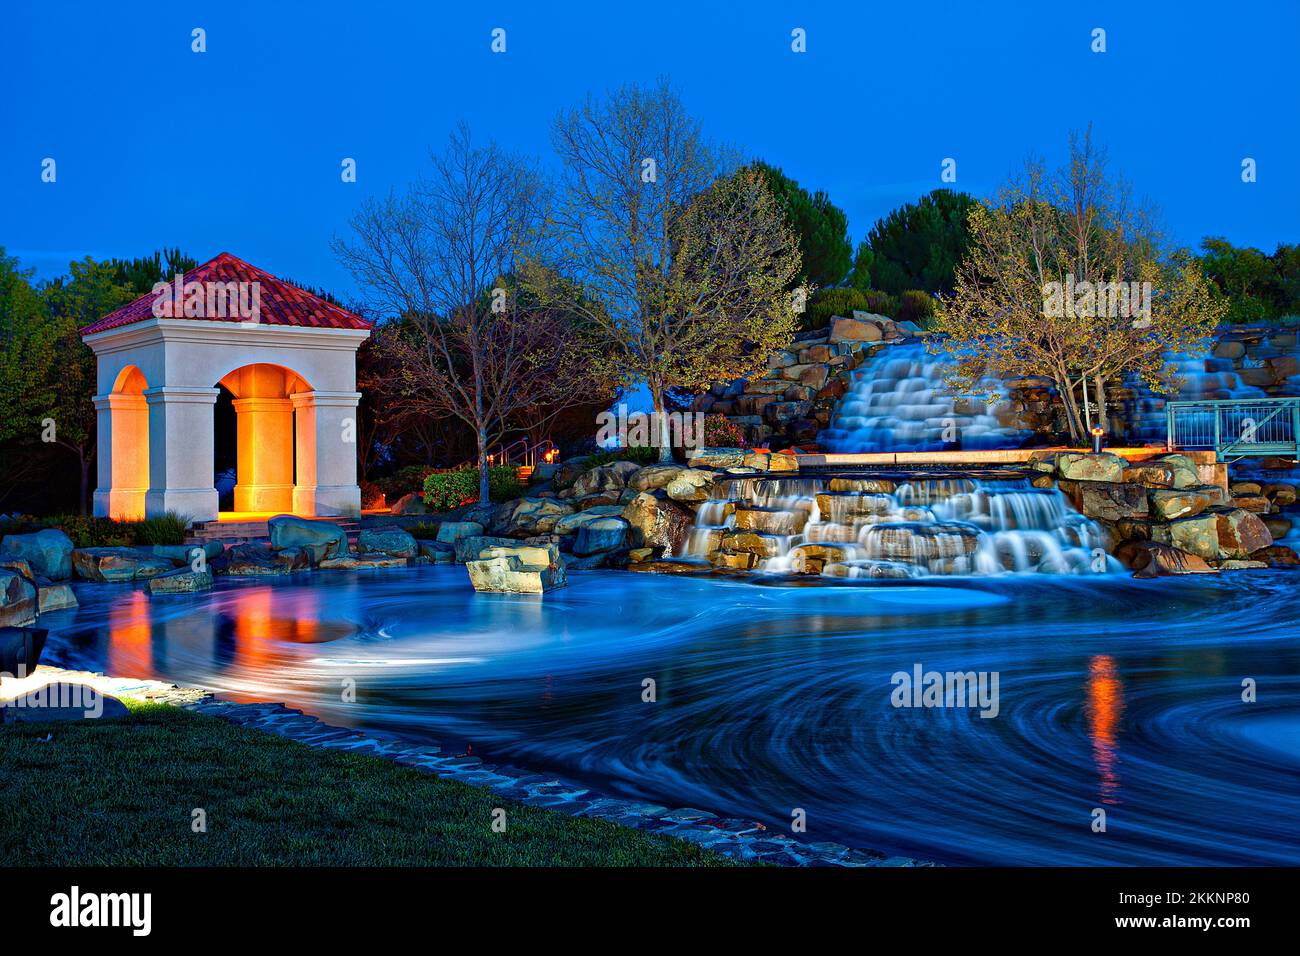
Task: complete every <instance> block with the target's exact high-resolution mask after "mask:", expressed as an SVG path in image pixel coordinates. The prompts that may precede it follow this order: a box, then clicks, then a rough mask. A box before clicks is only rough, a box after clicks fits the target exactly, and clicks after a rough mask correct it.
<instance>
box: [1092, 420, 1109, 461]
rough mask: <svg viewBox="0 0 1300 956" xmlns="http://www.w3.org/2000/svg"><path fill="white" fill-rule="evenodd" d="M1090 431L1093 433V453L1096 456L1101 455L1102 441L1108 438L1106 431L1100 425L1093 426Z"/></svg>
mask: <svg viewBox="0 0 1300 956" xmlns="http://www.w3.org/2000/svg"><path fill="white" fill-rule="evenodd" d="M1089 431H1090V432H1092V453H1093V454H1094V455H1100V454H1101V447H1102V439H1104V438H1105V437H1106V429H1104V428H1102V427H1101V426H1100V425H1093V426H1092V428H1090V429H1089Z"/></svg>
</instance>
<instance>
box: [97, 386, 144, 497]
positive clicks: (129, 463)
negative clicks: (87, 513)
mask: <svg viewBox="0 0 1300 956" xmlns="http://www.w3.org/2000/svg"><path fill="white" fill-rule="evenodd" d="M148 387H149V382H148V380H146V379H145V377H144V373H143V372H141V371H140V369H139V368H137V367H136V366H134V365H128V366H126V368H124V369H122V371H121V372H119V373H118V376H117V379H116V381H114V383H113V390H112V391H111V392H110V393H109V394H108V402H107V404H108V414H109V436H110V443H109V444H110V447H109V456H110V461H111V468H112V476H111V478H112V481H111V490H110V491H109V493H108V495H107V501H105V502H103V503H102V504H101V507H102V508H103V511H104V513H105V514H106V515H107V516H108V517H111V518H118V519H122V520H132V521H134V520H138V519H140V518H143V517H144V496H145V493H146V492H148V490H149V404H148V402H147V401H146V400H145V397H144V390H145V389H146V388H148ZM96 401H97V402H98V401H99V399H96ZM101 421H102V419H101Z"/></svg>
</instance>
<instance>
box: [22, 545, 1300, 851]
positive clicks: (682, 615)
mask: <svg viewBox="0 0 1300 956" xmlns="http://www.w3.org/2000/svg"><path fill="white" fill-rule="evenodd" d="M1298 584H1300V576H1297V575H1292V574H1287V573H1286V572H1283V571H1266V572H1265V571H1256V572H1246V573H1236V574H1222V575H1218V576H1208V575H1206V576H1196V577H1190V578H1182V579H1168V578H1166V579H1160V580H1156V581H1135V580H1132V579H1129V578H1127V577H1121V576H1117V575H1091V576H1087V575H1085V576H1080V577H1066V576H1057V575H1035V576H1007V577H1003V578H991V579H982V578H947V579H924V580H918V581H907V582H898V583H892V582H882V583H870V584H868V583H850V584H841V585H836V584H833V583H830V582H827V581H824V580H818V581H817V585H816V586H811V587H806V586H775V585H773V584H770V583H769V584H766V585H764V584H754V583H749V582H748V581H747V580H743V579H731V580H728V579H717V578H683V577H670V576H656V575H651V574H634V573H626V572H587V573H576V574H573V575H571V578H570V586H569V587H568V588H565V589H563V590H560V591H555V592H552V593H550V594H548V595H546V596H545V597H544V598H533V597H512V596H506V595H487V594H483V595H478V594H475V593H474V592H473V591H472V590H471V589H470V587H469V584H468V581H467V579H466V574H465V569H464V568H462V567H446V566H435V567H424V568H410V569H397V570H393V571H380V572H360V573H356V572H329V573H321V572H317V573H311V574H301V575H297V576H295V577H293V578H291V579H283V580H279V581H276V582H274V583H270V584H267V583H262V582H260V581H254V580H249V579H244V580H231V579H228V578H225V579H223V578H219V579H218V583H217V586H216V588H215V589H214V590H213V591H212V592H210V593H207V594H198V595H171V596H156V597H151V596H150V595H149V594H148V593H146V592H145V591H142V590H139V589H138V588H134V587H132V586H129V585H95V586H78V597H79V598H80V599H81V601H82V607H81V608H80V609H78V610H76V611H65V612H59V613H57V614H49V615H46V617H45V619H44V623H48V624H49V626H50V627H51V628H52V630H53V633H52V635H51V640H50V646H49V649H48V650H47V654H46V660H47V663H62V664H66V665H74V666H89V667H94V668H97V669H104V670H106V671H108V672H109V673H112V674H118V675H130V676H141V677H143V676H157V677H164V678H167V679H171V680H176V681H181V682H189V683H196V684H200V685H204V686H207V687H210V688H213V689H216V690H220V691H225V692H229V693H233V694H235V695H239V696H246V697H248V698H254V699H266V700H284V701H287V702H290V703H292V704H293V705H295V706H300V707H302V708H304V709H306V710H308V711H310V712H312V713H315V714H318V715H320V716H321V717H322V718H324V719H327V720H329V721H331V722H335V723H340V724H346V725H353V726H357V727H362V728H368V729H372V730H385V731H394V730H397V731H401V732H404V733H406V734H409V735H411V736H414V737H423V738H427V739H432V740H436V741H438V742H440V743H441V744H442V745H443V747H444V748H445V749H448V750H455V751H456V752H463V751H464V749H465V748H466V747H467V746H472V748H473V752H474V753H476V754H479V755H481V756H483V757H484V758H485V759H486V760H489V761H496V762H503V763H511V764H515V765H520V766H526V767H532V768H536V769H541V770H547V771H549V772H554V773H560V774H562V775H565V776H568V777H570V778H572V779H576V780H580V781H582V782H584V783H585V784H587V785H589V786H594V787H597V788H598V789H601V790H604V791H606V792H608V793H611V794H616V795H623V796H635V797H639V798H645V799H649V800H653V801H655V802H658V803H662V804H666V805H669V806H693V807H699V808H702V809H707V810H712V811H714V812H717V813H721V814H725V815H728V816H738V817H746V818H751V819H761V820H764V821H765V822H767V823H769V824H770V825H775V826H780V827H783V828H784V827H788V825H789V820H790V813H791V810H792V809H793V808H795V807H801V808H803V809H805V810H806V811H807V814H808V821H809V832H808V835H807V838H808V839H812V840H819V839H830V840H837V841H840V842H845V843H849V844H852V845H855V846H859V847H871V848H877V849H880V850H884V851H886V852H888V853H892V854H903V855H908V856H915V857H918V858H921V859H928V860H935V861H938V862H941V863H947V864H1288V865H1295V864H1297V863H1300V626H1298V625H1300V620H1298V618H1300V613H1298V612H1297V602H1296V593H1297V591H1296V589H1297V585H1298ZM916 664H920V665H922V667H923V668H924V669H925V670H937V671H941V672H944V671H997V672H998V673H999V675H1000V679H999V704H1000V712H999V714H998V716H997V717H995V718H991V719H986V718H981V717H980V716H979V715H978V713H977V712H976V711H975V710H969V709H956V708H950V709H925V708H920V709H896V708H894V707H893V706H891V703H890V696H891V691H892V690H893V689H894V688H893V685H892V684H891V681H890V679H891V675H893V674H894V673H895V672H897V671H907V672H910V671H912V669H913V667H914V665H916ZM347 678H352V679H355V681H356V684H357V702H356V703H354V704H343V703H342V702H341V700H340V697H341V692H342V686H343V683H344V681H345V680H346V679H347ZM645 678H653V679H654V680H655V681H656V682H657V690H658V701H657V702H656V703H643V702H642V699H641V697H642V682H643V680H644V679H645ZM1243 678H1252V679H1253V680H1254V681H1255V682H1256V683H1257V687H1258V701H1257V702H1256V703H1243V702H1242V700H1241V693H1242V686H1241V685H1242V680H1243ZM1098 807H1100V808H1104V809H1105V810H1106V811H1107V814H1108V828H1107V832H1105V833H1094V832H1092V831H1091V828H1090V824H1091V822H1092V811H1093V809H1094V808H1098Z"/></svg>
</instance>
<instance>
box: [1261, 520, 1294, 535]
mask: <svg viewBox="0 0 1300 956" xmlns="http://www.w3.org/2000/svg"><path fill="white" fill-rule="evenodd" d="M1264 527H1266V528H1268V533H1269V534H1271V535H1272V536H1273V540H1274V541H1280V540H1281V539H1282V538H1285V537H1286V536H1287V535H1288V534H1290V533H1291V528H1292V521H1291V519H1290V518H1288V517H1286V516H1285V515H1266V516H1265V517H1264Z"/></svg>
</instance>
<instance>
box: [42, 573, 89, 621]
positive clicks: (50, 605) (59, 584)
mask: <svg viewBox="0 0 1300 956" xmlns="http://www.w3.org/2000/svg"><path fill="white" fill-rule="evenodd" d="M33 583H34V584H35V585H36V604H37V609H38V610H39V612H40V613H41V614H46V613H48V612H50V611H66V610H68V609H69V608H74V607H77V606H78V602H77V595H76V593H75V592H74V591H73V590H72V585H71V584H69V583H68V582H67V581H50V580H47V579H46V578H37V579H36V580H35V581H34V582H33Z"/></svg>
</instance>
